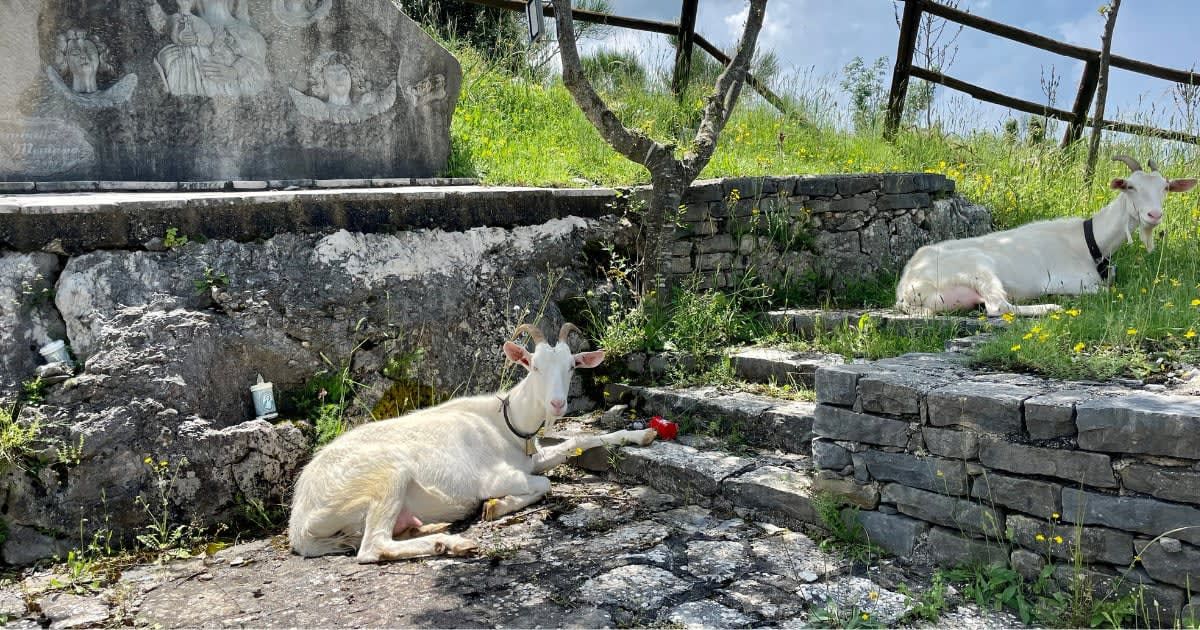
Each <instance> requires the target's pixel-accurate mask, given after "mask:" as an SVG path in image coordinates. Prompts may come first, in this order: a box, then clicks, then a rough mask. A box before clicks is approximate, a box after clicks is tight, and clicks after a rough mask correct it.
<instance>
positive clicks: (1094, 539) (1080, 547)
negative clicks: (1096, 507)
mask: <svg viewBox="0 0 1200 630" xmlns="http://www.w3.org/2000/svg"><path fill="white" fill-rule="evenodd" d="M1008 530H1009V531H1010V532H1011V533H1012V541H1013V542H1014V543H1016V544H1018V545H1021V546H1022V547H1024V548H1026V549H1029V550H1032V551H1034V552H1035V553H1039V554H1042V555H1045V554H1047V553H1048V554H1050V555H1051V556H1054V557H1055V558H1060V559H1062V560H1072V559H1073V558H1074V554H1075V553H1078V554H1079V555H1080V557H1081V558H1083V560H1084V562H1087V563H1089V564H1092V563H1096V562H1104V563H1107V564H1115V565H1118V566H1125V565H1128V564H1129V563H1130V562H1131V561H1132V560H1133V535H1132V534H1128V533H1126V532H1122V531H1117V530H1115V529H1107V528H1104V527H1078V528H1077V527H1075V526H1073V525H1070V524H1067V523H1062V522H1057V523H1054V525H1053V526H1051V524H1050V519H1049V516H1047V517H1043V518H1030V517H1028V516H1022V515H1020V514H1010V515H1009V516H1008ZM1038 536H1041V537H1042V538H1043V540H1038V539H1037V538H1038ZM1059 540H1061V541H1062V542H1059Z"/></svg>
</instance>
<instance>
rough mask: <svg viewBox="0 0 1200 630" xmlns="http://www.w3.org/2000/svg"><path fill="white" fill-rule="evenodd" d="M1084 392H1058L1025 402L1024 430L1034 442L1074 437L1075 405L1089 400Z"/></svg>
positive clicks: (1088, 394)
mask: <svg viewBox="0 0 1200 630" xmlns="http://www.w3.org/2000/svg"><path fill="white" fill-rule="evenodd" d="M1091 396H1092V394H1091V392H1088V391H1086V390H1076V389H1067V390H1058V391H1053V392H1047V393H1045V394H1042V395H1040V396H1034V397H1033V398H1030V399H1029V400H1026V401H1025V430H1026V431H1028V432H1029V437H1031V438H1033V439H1035V440H1050V439H1054V438H1060V437H1072V436H1074V435H1075V404H1076V403H1078V402H1080V401H1082V400H1087V399H1088V398H1091Z"/></svg>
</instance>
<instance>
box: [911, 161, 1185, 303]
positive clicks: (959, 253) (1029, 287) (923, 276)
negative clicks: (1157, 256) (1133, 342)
mask: <svg viewBox="0 0 1200 630" xmlns="http://www.w3.org/2000/svg"><path fill="white" fill-rule="evenodd" d="M1113 159H1114V160H1117V161H1119V162H1123V163H1124V164H1125V165H1127V166H1128V167H1129V170H1130V174H1129V177H1127V178H1124V179H1119V178H1118V179H1114V180H1112V182H1111V183H1110V186H1111V187H1112V188H1113V189H1115V190H1118V191H1120V192H1119V193H1118V194H1117V198H1116V199H1114V200H1113V201H1112V202H1111V203H1109V204H1108V205H1107V206H1104V207H1103V208H1101V209H1100V211H1099V212H1097V213H1096V214H1095V215H1094V216H1092V218H1090V219H1087V220H1083V219H1079V218H1068V219H1054V220H1050V221H1038V222H1036V223H1030V224H1027V225H1022V226H1020V227H1016V228H1013V229H1011V230H1004V231H1002V232H993V233H991V234H985V235H983V236H976V237H973V238H964V239H959V240H954V241H943V242H941V243H935V244H933V245H926V246H925V247H922V248H921V249H918V250H917V253H916V254H913V257H912V260H909V261H908V265H906V266H905V268H904V274H903V275H901V276H900V283H899V284H898V285H897V286H896V308H898V309H899V310H901V311H903V312H906V313H911V314H914V315H932V314H934V313H937V312H940V311H953V310H958V309H970V308H973V307H975V306H977V305H979V304H983V305H984V307H985V308H986V309H987V314H988V315H989V316H992V317H995V316H997V315H1001V314H1003V313H1013V314H1016V315H1044V314H1046V313H1049V312H1051V311H1056V310H1059V309H1060V308H1061V307H1060V306H1058V305H1057V304H1034V305H1028V306H1018V305H1016V304H1013V301H1016V300H1027V299H1031V298H1035V297H1039V296H1042V295H1047V294H1058V295H1079V294H1082V293H1095V292H1096V291H1098V290H1099V289H1100V287H1101V285H1102V284H1103V283H1104V282H1105V281H1107V279H1108V275H1109V274H1108V272H1109V258H1111V257H1112V255H1113V253H1114V252H1116V251H1117V248H1119V247H1120V246H1121V244H1122V243H1124V242H1125V241H1126V240H1128V241H1129V242H1133V230H1134V229H1135V228H1138V227H1139V226H1140V227H1141V239H1142V243H1143V244H1145V246H1146V250H1147V251H1154V228H1155V226H1157V225H1158V224H1159V223H1161V222H1162V218H1163V210H1162V202H1163V198H1164V197H1165V196H1166V194H1167V193H1168V192H1184V191H1187V190H1191V189H1192V187H1193V186H1195V185H1196V180H1195V179H1172V180H1169V181H1168V180H1166V179H1164V178H1163V176H1162V175H1160V174H1159V173H1158V165H1156V164H1155V163H1154V161H1153V160H1150V161H1149V162H1148V164H1149V166H1150V171H1151V172H1146V171H1143V170H1142V167H1141V165H1139V164H1138V163H1137V161H1136V160H1134V159H1133V158H1131V157H1127V156H1116V157H1114V158H1113Z"/></svg>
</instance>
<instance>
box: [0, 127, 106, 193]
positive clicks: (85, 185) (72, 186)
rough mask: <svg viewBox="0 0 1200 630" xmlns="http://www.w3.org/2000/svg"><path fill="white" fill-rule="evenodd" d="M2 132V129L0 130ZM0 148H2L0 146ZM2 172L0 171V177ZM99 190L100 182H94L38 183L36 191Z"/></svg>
mask: <svg viewBox="0 0 1200 630" xmlns="http://www.w3.org/2000/svg"><path fill="white" fill-rule="evenodd" d="M0 130H2V128H0ZM0 148H3V146H2V145H0ZM3 174H4V172H3V171H0V175H3ZM99 189H100V182H95V181H64V182H38V183H37V191H38V192H43V193H68V192H95V191H96V190H99Z"/></svg>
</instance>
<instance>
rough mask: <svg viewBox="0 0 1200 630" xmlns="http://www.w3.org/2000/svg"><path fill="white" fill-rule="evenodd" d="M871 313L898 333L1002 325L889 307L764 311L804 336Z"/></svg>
mask: <svg viewBox="0 0 1200 630" xmlns="http://www.w3.org/2000/svg"><path fill="white" fill-rule="evenodd" d="M863 315H867V316H869V317H870V318H871V320H872V321H873V322H874V323H875V325H876V326H877V327H878V328H879V329H880V330H887V331H889V332H892V333H895V334H901V335H903V334H911V333H914V332H918V331H921V330H925V329H929V328H932V327H951V326H957V327H958V329H959V331H960V332H961V333H962V335H963V336H966V335H970V334H974V333H977V332H980V331H983V330H984V329H986V328H987V327H988V326H989V325H991V326H995V325H1000V324H1002V322H1003V321H1004V320H1002V319H1000V318H992V319H984V320H980V319H979V318H977V317H961V316H955V315H935V316H932V317H921V316H917V315H907V314H905V313H901V312H899V311H894V310H888V309H848V310H830V309H821V308H789V309H780V310H774V311H767V312H766V313H763V318H765V319H766V321H767V322H768V323H770V324H771V325H772V326H773V327H775V328H776V329H778V330H785V331H788V332H790V333H793V334H796V335H799V336H801V337H813V336H814V335H815V333H816V331H818V330H823V331H831V330H836V329H839V328H842V327H843V326H847V325H849V326H856V325H858V321H859V319H860V318H861V317H862V316H863Z"/></svg>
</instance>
